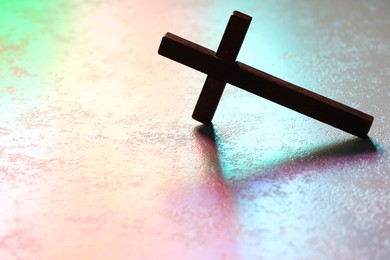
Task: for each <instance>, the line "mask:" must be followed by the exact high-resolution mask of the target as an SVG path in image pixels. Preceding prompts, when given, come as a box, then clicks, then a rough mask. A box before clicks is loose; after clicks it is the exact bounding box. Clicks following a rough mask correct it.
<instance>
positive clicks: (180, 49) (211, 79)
mask: <svg viewBox="0 0 390 260" xmlns="http://www.w3.org/2000/svg"><path fill="white" fill-rule="evenodd" d="M251 20H252V18H251V17H250V16H248V15H245V14H243V13H240V12H237V11H235V12H234V13H233V14H232V16H231V17H230V20H229V23H228V25H227V27H226V30H225V33H224V35H223V37H222V40H221V43H220V45H219V47H218V50H217V52H216V53H215V52H213V51H212V50H209V49H207V48H204V47H202V46H200V45H198V44H195V43H193V42H190V41H187V40H185V39H183V38H180V37H178V36H176V35H174V34H171V33H167V34H166V35H165V36H164V37H163V38H162V41H161V44H160V48H159V50H158V53H159V54H160V55H163V56H165V57H167V58H170V59H172V60H174V61H177V62H180V63H182V64H184V65H187V66H189V67H191V68H193V69H196V70H199V71H201V72H203V73H206V74H207V75H208V76H207V79H206V81H205V84H204V86H203V89H202V92H201V94H200V97H199V99H198V102H197V104H196V106H195V110H194V113H193V115H192V117H193V118H194V119H195V120H198V121H200V122H202V123H203V124H210V123H211V120H212V119H213V116H214V113H215V110H216V109H217V106H218V102H219V100H220V98H221V96H222V92H223V90H224V88H225V84H226V83H229V84H232V85H235V86H237V87H239V88H241V89H244V90H246V91H249V92H251V93H253V94H255V95H258V96H261V97H264V98H266V99H268V100H271V101H273V102H275V103H278V104H280V105H283V106H285V107H288V108H290V109H293V110H295V111H297V112H300V113H302V114H304V115H307V116H309V117H312V118H314V119H317V120H319V121H321V122H324V123H326V124H329V125H331V126H334V127H336V128H339V129H341V130H344V131H346V132H348V133H351V134H353V135H356V136H359V137H362V138H364V137H366V136H367V133H368V131H369V130H370V127H371V125H372V121H373V120H374V118H373V117H372V116H371V115H368V114H366V113H363V112H361V111H358V110H356V109H354V108H351V107H348V106H346V105H343V104H341V103H339V102H337V101H334V100H331V99H329V98H326V97H324V96H321V95H319V94H316V93H314V92H311V91H309V90H307V89H304V88H301V87H298V86H296V85H294V84H291V83H289V82H287V81H284V80H282V79H279V78H276V77H274V76H272V75H269V74H267V73H265V72H263V71H260V70H257V69H255V68H252V67H250V66H248V65H245V64H243V63H241V62H238V61H235V60H236V58H237V55H238V52H239V50H240V47H241V45H242V42H243V41H244V38H245V34H246V32H247V30H248V27H249V24H250V22H251Z"/></svg>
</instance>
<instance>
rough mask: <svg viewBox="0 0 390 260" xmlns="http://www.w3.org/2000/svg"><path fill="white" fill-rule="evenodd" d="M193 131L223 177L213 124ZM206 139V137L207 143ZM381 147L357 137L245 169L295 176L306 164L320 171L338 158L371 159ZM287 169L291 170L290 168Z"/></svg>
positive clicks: (204, 153)
mask: <svg viewBox="0 0 390 260" xmlns="http://www.w3.org/2000/svg"><path fill="white" fill-rule="evenodd" d="M194 133H195V137H196V141H197V145H198V146H201V148H200V149H201V150H202V154H203V155H202V156H203V157H205V156H208V154H212V156H211V157H212V160H213V161H214V163H213V165H214V167H217V168H218V169H219V171H220V174H219V175H220V178H222V179H223V176H224V173H223V169H222V167H221V162H220V160H219V156H218V155H219V152H220V151H218V144H217V141H216V138H217V137H216V134H215V130H214V127H213V125H201V126H198V127H196V128H195V129H194ZM205 140H207V142H206V141H205ZM259 145H261V144H259ZM378 149H379V146H376V145H375V144H374V143H373V141H372V140H371V139H370V138H369V137H367V138H364V139H362V138H358V137H356V138H352V139H350V140H346V141H343V142H337V143H333V144H326V145H324V146H319V147H315V148H310V149H309V150H307V151H305V152H304V153H302V155H296V156H292V157H288V158H287V157H286V159H285V160H281V161H278V162H277V163H276V164H274V165H272V166H270V167H266V166H264V165H253V166H252V167H253V169H247V167H246V166H245V167H246V169H245V170H246V171H249V172H252V173H253V175H258V173H265V172H273V173H276V172H280V173H282V172H283V173H284V174H287V175H291V174H292V175H295V174H296V173H298V172H302V171H304V169H303V168H305V167H308V168H313V167H314V168H315V167H318V164H321V167H322V168H321V169H319V170H324V169H325V168H327V167H334V163H336V161H337V162H341V163H344V164H345V163H354V161H355V160H361V159H363V160H371V159H373V158H377V157H378V156H379V153H380V150H379V151H378ZM327 158H328V159H327ZM329 158H332V159H329ZM209 160H210V159H209ZM329 160H331V161H329ZM356 163H357V162H356ZM310 165H311V166H310ZM286 168H288V169H289V170H288V171H287V170H286ZM294 171H296V173H293V172H294ZM252 177H255V176H252Z"/></svg>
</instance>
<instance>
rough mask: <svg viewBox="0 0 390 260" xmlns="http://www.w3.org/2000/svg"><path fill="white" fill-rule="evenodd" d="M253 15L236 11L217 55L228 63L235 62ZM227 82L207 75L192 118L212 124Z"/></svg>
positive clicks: (231, 17)
mask: <svg viewBox="0 0 390 260" xmlns="http://www.w3.org/2000/svg"><path fill="white" fill-rule="evenodd" d="M251 20H252V17H250V16H248V15H245V14H243V13H240V12H238V11H234V12H233V14H232V15H231V16H230V19H229V22H228V25H227V27H226V29H225V32H224V34H223V37H222V40H221V42H220V44H219V47H218V50H217V52H216V56H217V57H218V58H220V59H222V60H224V61H226V62H228V63H234V62H235V61H236V58H237V56H238V53H239V51H240V48H241V45H242V43H243V41H244V38H245V35H246V32H247V31H248V28H249V25H250V23H251ZM225 85H226V82H224V81H221V80H218V79H215V78H213V77H211V76H207V78H206V81H205V83H204V85H203V88H202V91H201V93H200V96H199V99H198V102H197V103H196V106H195V109H194V112H193V114H192V118H193V119H195V120H197V121H199V122H201V123H203V124H206V125H207V124H211V121H212V119H213V117H214V114H215V111H216V109H217V106H218V103H219V100H220V99H221V96H222V93H223V90H224V89H225Z"/></svg>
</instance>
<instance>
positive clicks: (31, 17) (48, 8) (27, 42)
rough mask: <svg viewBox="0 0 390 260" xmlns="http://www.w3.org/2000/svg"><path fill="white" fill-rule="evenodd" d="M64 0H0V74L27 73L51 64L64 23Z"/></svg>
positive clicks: (66, 10) (67, 4)
mask: <svg viewBox="0 0 390 260" xmlns="http://www.w3.org/2000/svg"><path fill="white" fill-rule="evenodd" d="M66 2H67V1H65V0H41V1H27V0H16V1H15V0H9V1H7V0H1V1H0V25H1V26H0V65H1V67H0V70H1V71H0V73H1V74H0V75H2V76H3V75H14V76H16V77H18V76H27V75H33V74H34V73H36V72H37V71H39V69H42V68H47V67H48V66H51V65H52V64H50V58H51V57H50V56H51V55H52V54H53V53H55V52H56V51H58V48H59V47H58V46H60V42H61V39H60V38H61V37H60V35H61V34H62V32H63V31H64V30H66V29H67V27H68V21H67V14H68V13H69V12H68V10H69V7H68V6H69V2H71V1H68V3H66Z"/></svg>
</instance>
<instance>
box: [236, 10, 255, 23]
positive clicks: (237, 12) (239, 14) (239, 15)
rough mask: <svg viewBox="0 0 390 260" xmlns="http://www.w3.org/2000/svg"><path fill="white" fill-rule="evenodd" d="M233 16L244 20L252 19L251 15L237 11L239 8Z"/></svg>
mask: <svg viewBox="0 0 390 260" xmlns="http://www.w3.org/2000/svg"><path fill="white" fill-rule="evenodd" d="M232 16H235V17H238V18H240V19H243V20H247V21H248V22H250V21H251V20H252V17H251V16H249V15H247V14H244V13H241V12H240V11H237V10H235V11H234V12H233V14H232Z"/></svg>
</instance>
